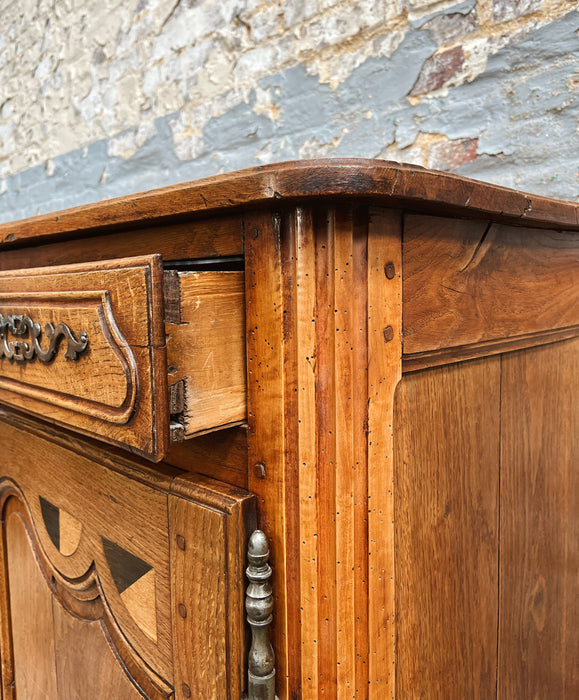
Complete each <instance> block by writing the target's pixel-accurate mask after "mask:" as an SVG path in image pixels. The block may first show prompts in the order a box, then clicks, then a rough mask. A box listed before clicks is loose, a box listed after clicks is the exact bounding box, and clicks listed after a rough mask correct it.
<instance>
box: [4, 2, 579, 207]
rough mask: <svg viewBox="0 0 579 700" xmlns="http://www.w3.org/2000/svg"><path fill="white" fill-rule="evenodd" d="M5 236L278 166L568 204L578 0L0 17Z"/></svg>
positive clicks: (64, 8) (575, 142)
mask: <svg viewBox="0 0 579 700" xmlns="http://www.w3.org/2000/svg"><path fill="white" fill-rule="evenodd" d="M0 6H1V10H2V12H1V14H0V220H2V221H8V220H11V219H15V218H21V217H24V216H29V215H32V214H35V213H41V212H46V211H52V210H56V209H61V208H64V207H68V206H74V205H77V204H82V203H85V202H89V201H95V200H98V199H104V198H108V197H112V196H117V195H122V194H127V193H129V192H136V191H140V190H144V189H148V188H152V187H158V186H162V185H167V184H172V183H175V182H182V181H186V180H191V179H195V178H199V177H204V176H207V175H211V174H215V173H218V172H226V171H230V170H235V169H238V168H243V167H248V166H251V165H256V164H262V163H269V162H275V161H280V160H287V159H293V158H312V157H331V156H360V157H383V158H391V159H394V160H402V161H407V162H414V163H418V164H421V165H425V166H429V167H434V168H438V169H441V170H448V171H453V172H459V173H463V174H467V175H469V176H472V177H477V178H480V179H483V180H488V181H491V182H496V183H500V184H505V185H508V186H512V187H517V188H520V189H524V190H528V191H532V192H538V193H541V194H547V195H551V196H556V197H561V198H566V199H572V200H574V199H577V198H578V194H579V173H578V165H579V163H578V154H579V123H578V106H579V12H578V8H577V2H576V0H573V1H566V0H464V1H463V2H460V3H458V2H453V1H452V0H451V1H444V0H442V1H437V0H358V1H357V2H355V1H353V0H288V1H286V2H281V1H278V2H262V1H260V0H98V2H97V1H96V0H18V1H16V0H14V1H13V2H10V1H9V0H0Z"/></svg>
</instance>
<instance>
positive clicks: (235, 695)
mask: <svg viewBox="0 0 579 700" xmlns="http://www.w3.org/2000/svg"><path fill="white" fill-rule="evenodd" d="M174 491H179V492H180V493H181V494H182V497H177V496H176V495H172V496H170V497H169V531H170V536H171V595H172V608H173V650H174V654H175V698H178V699H181V698H223V700H226V699H227V698H231V699H232V700H240V698H241V696H242V693H243V692H244V691H245V690H246V678H245V663H246V662H245V659H246V655H247V648H246V639H245V633H244V620H245V614H244V591H245V577H244V564H245V546H246V542H247V539H248V537H249V535H250V532H251V530H252V529H253V528H254V527H255V524H254V523H255V503H254V499H253V497H252V496H250V495H249V494H247V492H244V491H241V490H239V489H237V490H236V489H235V488H233V487H229V488H227V487H226V488H225V489H224V488H223V487H222V485H219V484H218V482H212V481H211V480H206V481H202V480H199V479H198V478H192V477H184V478H182V479H179V480H178V482H176V483H175V484H174ZM183 496H187V498H185V497H183Z"/></svg>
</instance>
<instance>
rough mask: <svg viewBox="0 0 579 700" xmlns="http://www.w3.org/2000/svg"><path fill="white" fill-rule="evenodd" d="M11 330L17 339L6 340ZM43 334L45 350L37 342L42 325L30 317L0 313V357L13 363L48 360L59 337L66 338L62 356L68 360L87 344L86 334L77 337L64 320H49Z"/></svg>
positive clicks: (58, 341)
mask: <svg viewBox="0 0 579 700" xmlns="http://www.w3.org/2000/svg"><path fill="white" fill-rule="evenodd" d="M9 333H11V334H12V335H13V336H15V337H16V338H19V339H18V340H9ZM44 334H45V336H46V337H47V338H48V340H49V345H48V348H47V349H46V350H43V349H42V347H41V345H40V340H41V336H42V328H41V326H40V323H38V322H37V321H33V320H32V319H31V318H30V317H29V316H20V315H14V316H3V315H2V314H0V358H2V357H6V358H7V359H8V360H15V361H16V362H30V361H32V360H34V359H35V358H36V357H37V358H38V359H39V360H40V362H44V363H47V362H51V361H52V360H53V359H54V358H55V356H56V354H57V352H58V348H59V345H60V340H61V338H64V339H65V340H66V341H67V346H66V352H65V353H64V356H65V357H66V358H67V359H68V360H77V359H78V356H79V354H80V353H81V352H84V350H86V349H87V347H88V335H87V333H86V332H85V331H81V332H80V333H79V335H78V340H77V338H76V336H75V334H74V333H73V331H72V330H71V329H70V326H67V324H66V323H59V324H58V325H57V326H56V327H55V326H53V325H52V323H47V324H46V325H45V326H44Z"/></svg>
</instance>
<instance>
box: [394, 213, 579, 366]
mask: <svg viewBox="0 0 579 700" xmlns="http://www.w3.org/2000/svg"><path fill="white" fill-rule="evenodd" d="M578 261H579V233H578V232H576V231H575V232H573V231H554V230H553V231H549V230H542V229H530V228H519V227H517V228H515V227H513V226H504V225H501V224H494V223H490V222H487V221H464V220H461V219H445V218H438V217H431V216H417V215H408V216H406V217H405V224H404V272H403V299H404V324H403V325H404V354H405V356H407V355H409V354H414V353H427V352H433V351H439V350H440V349H442V348H457V347H463V346H469V345H472V344H478V343H485V342H489V341H495V340H497V339H502V338H512V337H519V336H532V335H537V334H541V333H544V332H548V333H552V331H554V330H555V329H564V328H568V327H570V326H576V325H577V324H579V285H578V284H577V279H578V278H579V263H578ZM526 342H528V343H529V344H532V337H531V338H527V339H526ZM480 354H484V353H480Z"/></svg>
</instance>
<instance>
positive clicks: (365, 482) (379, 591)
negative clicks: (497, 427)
mask: <svg viewBox="0 0 579 700" xmlns="http://www.w3.org/2000/svg"><path fill="white" fill-rule="evenodd" d="M245 231H246V248H247V249H246V256H247V257H246V290H247V291H246V297H247V326H248V411H249V487H250V490H252V491H253V492H255V493H256V494H257V496H258V507H259V513H260V525H261V527H262V528H263V529H264V530H265V532H266V533H267V535H268V536H269V537H270V538H271V541H272V544H271V547H270V549H271V552H272V566H273V572H274V579H273V588H274V594H275V596H276V601H275V608H274V635H275V643H276V644H275V646H276V652H277V668H278V672H277V673H278V675H277V678H278V684H279V685H278V694H279V695H280V697H283V698H291V697H304V698H313V697H318V696H319V695H322V696H324V695H327V696H328V697H352V696H353V695H354V694H355V693H358V694H360V693H362V694H363V696H364V697H366V696H367V695H369V697H375V698H385V697H390V696H392V697H393V696H394V679H393V673H392V669H393V662H394V647H393V614H392V613H393V605H394V600H393V593H392V591H393V560H392V557H393V553H392V540H393V535H392V508H393V503H392V492H391V488H389V485H390V486H391V481H392V472H391V469H392V457H391V442H390V441H391V432H390V431H389V430H388V429H387V430H386V431H385V432H384V431H383V418H384V417H386V419H388V417H389V411H391V402H392V396H393V392H394V388H395V386H396V383H397V381H398V378H399V376H400V328H401V308H400V269H399V264H400V259H401V255H400V222H399V217H398V215H397V214H396V213H391V212H381V211H372V212H369V211H368V210H367V209H365V208H361V209H350V208H348V207H331V206H330V207H327V208H325V207H319V208H318V207H313V208H310V207H298V208H295V209H293V210H288V211H286V212H283V213H280V214H279V215H276V214H274V215H273V216H272V215H271V214H268V213H267V212H262V213H259V212H258V213H254V214H248V215H247V216H246V217H245ZM388 264H391V265H392V266H393V267H394V268H395V272H394V274H393V276H392V278H391V279H388V278H387V277H386V266H387V265H388ZM385 298H386V299H387V301H384V299H385ZM368 404H370V409H369V408H368ZM383 489H384V490H383ZM369 497H370V498H369Z"/></svg>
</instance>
